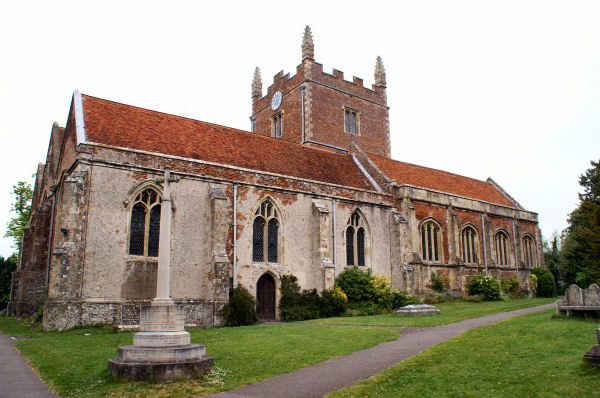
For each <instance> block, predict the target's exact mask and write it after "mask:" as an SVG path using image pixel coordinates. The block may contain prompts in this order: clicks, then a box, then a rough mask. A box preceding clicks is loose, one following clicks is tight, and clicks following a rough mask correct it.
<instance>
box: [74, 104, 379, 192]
mask: <svg viewBox="0 0 600 398" xmlns="http://www.w3.org/2000/svg"><path fill="white" fill-rule="evenodd" d="M82 99H83V114H84V120H85V121H84V123H85V133H86V140H87V141H89V142H95V143H98V144H105V145H112V146H118V147H123V148H131V149H137V150H143V151H149V152H155V153H161V154H165V155H172V156H180V157H184V158H191V159H198V160H204V161H209V162H214V163H220V164H225V165H231V166H236V167H243V168H248V169H252V170H259V171H266V172H271V173H278V174H283V175H287V176H292V177H299V178H305V179H311V180H316V181H321V182H326V183H332V184H339V185H344V186H348V187H355V188H361V189H368V190H374V187H373V186H372V185H371V184H370V183H369V182H368V180H367V179H366V177H365V176H364V174H363V173H362V172H361V171H360V169H359V168H358V167H357V166H356V164H355V163H354V161H353V160H352V157H351V156H349V155H347V154H341V153H332V152H330V151H324V150H320V149H316V148H308V147H305V146H302V145H300V144H295V143H291V142H288V141H283V140H280V139H276V138H271V137H265V136H262V135H258V134H252V133H249V132H246V131H242V130H236V129H233V128H229V127H224V126H219V125H216V124H211V123H206V122H201V121H197V120H192V119H188V118H184V117H180V116H173V115H169V114H165V113H160V112H156V111H151V110H147V109H142V108H138V107H134V106H130V105H124V104H120V103H117V102H112V101H107V100H103V99H100V98H95V97H90V96H88V95H82Z"/></svg>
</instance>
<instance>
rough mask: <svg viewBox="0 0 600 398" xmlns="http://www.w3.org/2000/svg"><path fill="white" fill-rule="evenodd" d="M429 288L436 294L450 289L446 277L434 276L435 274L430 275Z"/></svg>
mask: <svg viewBox="0 0 600 398" xmlns="http://www.w3.org/2000/svg"><path fill="white" fill-rule="evenodd" d="M431 288H432V289H433V290H435V291H436V292H439V293H441V292H443V291H444V290H448V289H449V288H450V278H448V277H447V276H446V275H436V273H435V272H432V273H431Z"/></svg>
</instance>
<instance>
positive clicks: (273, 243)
mask: <svg viewBox="0 0 600 398" xmlns="http://www.w3.org/2000/svg"><path fill="white" fill-rule="evenodd" d="M265 259H266V262H269V263H277V262H278V260H279V216H278V214H277V209H276V208H275V206H274V205H273V203H272V202H271V201H270V200H268V199H267V200H265V201H264V202H262V203H261V205H260V206H259V207H258V209H256V212H255V213H254V222H253V225H252V261H254V262H265Z"/></svg>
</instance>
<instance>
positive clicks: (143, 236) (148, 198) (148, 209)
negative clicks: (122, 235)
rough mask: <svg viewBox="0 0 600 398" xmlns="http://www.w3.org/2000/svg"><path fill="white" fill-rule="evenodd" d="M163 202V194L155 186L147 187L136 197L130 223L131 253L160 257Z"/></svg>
mask: <svg viewBox="0 0 600 398" xmlns="http://www.w3.org/2000/svg"><path fill="white" fill-rule="evenodd" d="M161 202H162V197H161V195H160V194H159V193H158V192H157V191H156V190H154V189H153V188H146V189H145V190H144V191H142V192H140V193H139V194H138V195H137V196H136V197H135V199H134V201H133V205H132V206H131V218H130V224H129V228H130V230H129V254H130V255H132V256H146V257H158V241H159V238H160V208H161Z"/></svg>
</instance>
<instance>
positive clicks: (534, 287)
mask: <svg viewBox="0 0 600 398" xmlns="http://www.w3.org/2000/svg"><path fill="white" fill-rule="evenodd" d="M537 285H538V278H537V276H535V274H530V275H529V287H530V288H531V296H532V297H535V293H536V292H537Z"/></svg>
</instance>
